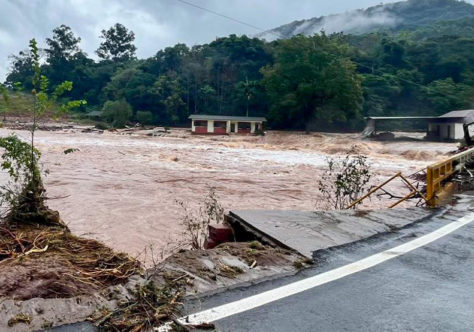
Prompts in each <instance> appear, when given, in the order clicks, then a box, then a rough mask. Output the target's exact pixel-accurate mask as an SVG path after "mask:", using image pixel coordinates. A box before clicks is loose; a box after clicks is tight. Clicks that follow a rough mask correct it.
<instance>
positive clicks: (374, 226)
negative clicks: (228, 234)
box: [227, 208, 436, 258]
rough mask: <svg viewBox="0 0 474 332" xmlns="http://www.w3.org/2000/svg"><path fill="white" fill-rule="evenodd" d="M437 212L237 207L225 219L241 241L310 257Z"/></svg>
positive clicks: (420, 209) (429, 210) (431, 210)
mask: <svg viewBox="0 0 474 332" xmlns="http://www.w3.org/2000/svg"><path fill="white" fill-rule="evenodd" d="M435 213H436V210H433V209H428V208H408V209H397V210H393V209H386V210H373V211H358V210H344V211H315V212H314V211H275V210H272V211H262V210H236V211H231V212H230V213H229V214H228V215H227V222H228V223H229V224H230V225H231V226H232V228H233V229H234V230H235V233H236V237H238V238H240V239H242V240H251V239H258V240H259V241H261V242H263V243H268V244H270V245H274V246H280V247H283V248H286V249H292V250H295V251H297V252H299V253H300V254H302V255H304V256H306V257H308V258H312V257H313V253H314V252H317V251H319V250H323V249H328V248H331V247H338V246H342V245H346V244H349V243H353V242H357V241H360V240H363V239H367V238H369V237H371V236H375V235H377V234H382V233H387V232H390V231H393V230H396V229H400V228H403V227H405V226H408V225H410V224H413V223H416V222H419V221H422V220H424V219H426V218H429V217H430V216H432V215H433V214H435Z"/></svg>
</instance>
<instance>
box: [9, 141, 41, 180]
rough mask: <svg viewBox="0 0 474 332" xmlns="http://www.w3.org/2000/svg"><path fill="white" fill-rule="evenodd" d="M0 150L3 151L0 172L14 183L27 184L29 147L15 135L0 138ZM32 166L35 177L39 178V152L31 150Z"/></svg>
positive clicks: (29, 161)
mask: <svg viewBox="0 0 474 332" xmlns="http://www.w3.org/2000/svg"><path fill="white" fill-rule="evenodd" d="M0 148H2V149H4V151H3V153H2V157H1V158H2V163H1V165H0V166H1V168H2V170H4V171H6V172H7V173H8V175H9V176H10V178H11V179H12V180H13V182H14V183H19V182H23V183H24V182H28V181H29V179H31V173H30V165H31V156H32V155H31V146H30V144H28V143H26V142H23V141H22V140H21V139H19V138H18V136H16V135H15V134H11V135H10V136H7V137H1V138H0ZM33 158H34V162H33V164H34V165H35V166H36V168H35V176H39V169H38V168H37V165H38V160H39V158H40V152H39V151H38V150H37V149H33Z"/></svg>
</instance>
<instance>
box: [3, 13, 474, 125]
mask: <svg viewBox="0 0 474 332" xmlns="http://www.w3.org/2000/svg"><path fill="white" fill-rule="evenodd" d="M101 39H102V43H101V44H100V45H98V49H97V51H96V53H97V56H98V57H99V60H97V61H96V60H93V59H92V58H91V57H90V56H88V55H87V54H86V53H84V52H83V51H82V50H81V49H80V47H79V44H80V40H81V39H80V38H79V37H77V36H75V35H74V33H73V31H72V30H71V29H70V28H69V27H68V26H66V25H61V26H59V27H57V28H56V29H54V30H53V32H52V35H51V37H50V38H47V39H46V45H47V46H46V48H45V49H43V50H42V51H43V55H44V59H45V61H44V63H43V65H42V72H43V73H44V74H45V75H46V76H47V77H48V78H49V82H50V87H51V89H54V88H55V86H56V85H58V84H60V83H61V82H63V81H65V80H66V81H72V82H73V84H74V89H73V90H72V91H71V93H70V94H69V95H68V96H67V98H70V99H85V100H87V106H83V107H82V109H80V110H79V111H78V112H82V113H83V114H86V113H87V112H91V111H102V114H103V116H104V118H105V119H106V120H107V121H109V122H111V123H115V124H116V125H122V124H123V123H126V122H127V121H138V122H140V123H144V124H159V125H182V124H185V123H186V121H187V117H188V116H189V114H193V113H201V114H227V115H246V114H249V115H250V116H266V117H268V119H269V125H270V127H272V128H285V129H286V128H287V129H305V128H306V129H307V128H311V129H319V130H321V129H326V130H338V129H348V130H350V129H358V128H360V127H361V126H362V124H363V117H364V116H367V115H395V114H397V115H438V114H442V113H444V112H447V111H450V110H454V109H462V108H470V107H473V104H474V18H463V19H460V20H454V21H443V22H437V23H433V24H429V25H424V26H422V27H417V28H413V29H410V30H409V31H397V32H396V33H395V32H391V33H390V32H378V33H369V34H364V35H344V34H330V35H329V34H328V35H326V34H325V33H324V32H321V33H319V34H315V35H313V36H303V35H298V36H295V37H292V38H290V39H286V40H277V41H273V42H265V41H264V40H260V39H257V38H249V37H247V36H236V35H230V36H228V37H225V38H218V39H216V40H214V41H212V42H211V43H209V44H204V45H197V46H193V47H188V46H186V45H184V44H177V45H175V46H172V47H167V48H165V49H164V50H159V51H158V52H157V53H156V55H155V56H153V57H150V58H148V59H137V58H136V55H135V51H136V47H135V46H134V39H135V36H134V33H133V32H132V31H130V30H128V29H127V28H126V27H124V26H123V25H121V24H118V23H117V24H116V25H114V26H112V27H111V28H110V29H108V30H104V31H102V34H101ZM32 75H33V70H32V58H31V54H30V53H29V52H28V51H22V52H20V53H19V54H18V55H15V56H12V57H11V69H10V72H9V74H8V76H7V78H6V81H5V85H6V86H7V87H9V88H10V89H13V88H14V87H16V88H18V87H21V88H22V90H23V91H29V90H31V77H32Z"/></svg>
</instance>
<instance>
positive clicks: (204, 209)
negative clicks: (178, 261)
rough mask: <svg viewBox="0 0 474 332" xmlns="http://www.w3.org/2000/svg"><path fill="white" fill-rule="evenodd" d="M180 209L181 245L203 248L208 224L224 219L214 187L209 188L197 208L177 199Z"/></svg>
mask: <svg viewBox="0 0 474 332" xmlns="http://www.w3.org/2000/svg"><path fill="white" fill-rule="evenodd" d="M177 203H178V205H179V206H180V207H181V209H182V213H183V215H182V219H181V226H182V227H183V229H184V231H183V238H184V242H183V246H189V247H191V249H204V245H205V243H206V241H207V239H208V226H209V225H210V224H214V223H215V224H219V223H222V222H223V221H224V208H223V207H222V206H221V204H220V203H219V200H218V198H217V195H216V191H215V188H212V187H211V188H210V189H209V193H208V195H207V197H206V198H205V199H204V202H203V203H202V205H201V206H200V207H199V210H197V211H196V210H193V209H191V208H190V207H189V206H188V205H187V204H186V203H184V202H182V201H177Z"/></svg>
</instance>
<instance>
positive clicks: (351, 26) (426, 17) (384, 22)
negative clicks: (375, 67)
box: [257, 0, 474, 41]
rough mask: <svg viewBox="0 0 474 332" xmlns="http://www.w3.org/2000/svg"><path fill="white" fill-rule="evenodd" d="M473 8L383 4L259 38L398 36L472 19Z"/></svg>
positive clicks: (450, 2)
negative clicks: (454, 21)
mask: <svg viewBox="0 0 474 332" xmlns="http://www.w3.org/2000/svg"><path fill="white" fill-rule="evenodd" d="M473 17H474V6H472V5H471V4H469V3H466V2H464V1H462V0H407V1H400V2H395V3H388V4H380V5H377V6H374V7H370V8H367V9H359V10H354V11H349V12H346V13H342V14H336V15H329V16H321V17H314V18H310V19H306V20H301V21H294V22H291V23H289V24H285V25H282V26H280V27H277V28H275V29H271V30H268V31H265V32H262V33H259V34H257V37H259V38H263V39H265V40H268V41H271V40H275V39H278V38H279V39H286V38H291V37H293V36H296V35H298V34H303V35H306V36H311V35H313V34H314V33H320V32H321V31H322V30H324V31H326V33H339V32H343V33H345V34H352V35H360V34H366V33H373V32H381V31H383V32H387V33H397V32H399V31H402V30H409V29H416V28H417V27H420V26H424V25H430V24H433V23H436V22H440V21H448V20H459V19H462V18H473Z"/></svg>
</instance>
